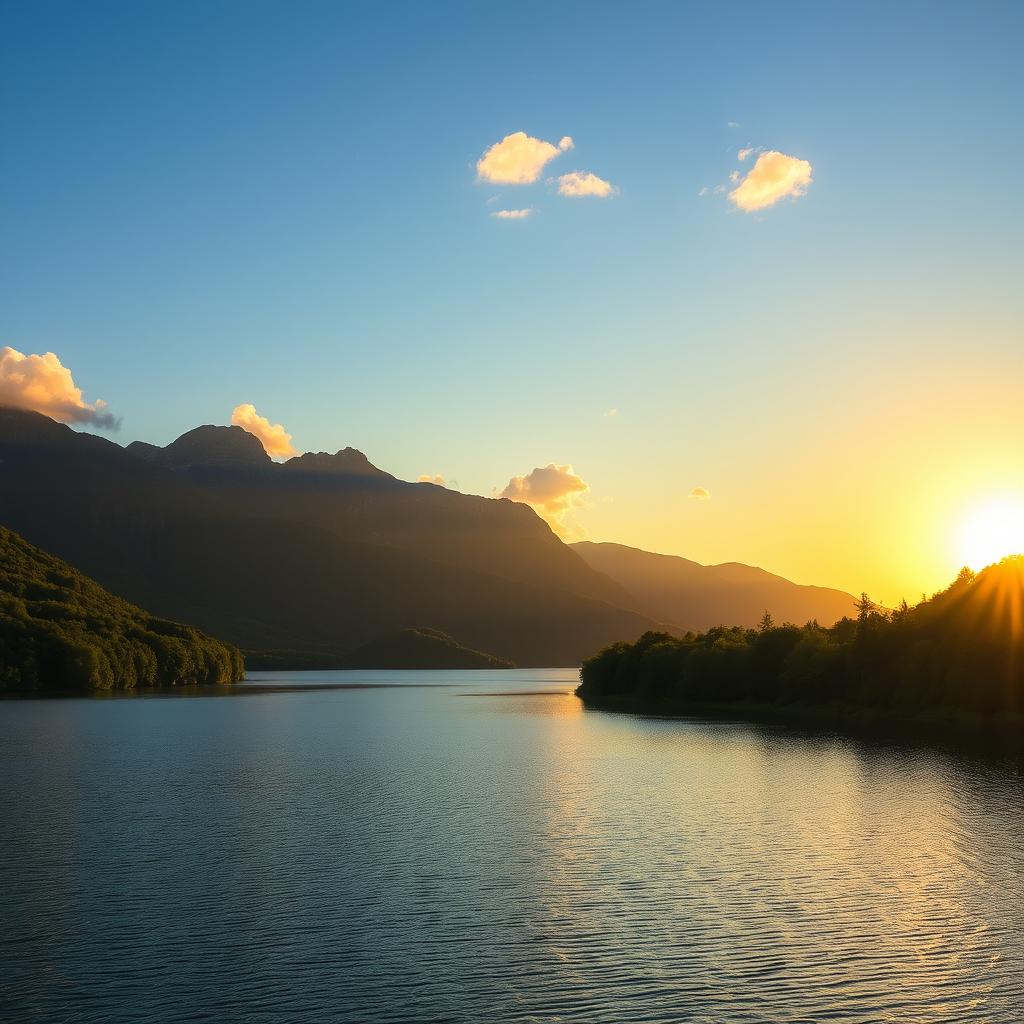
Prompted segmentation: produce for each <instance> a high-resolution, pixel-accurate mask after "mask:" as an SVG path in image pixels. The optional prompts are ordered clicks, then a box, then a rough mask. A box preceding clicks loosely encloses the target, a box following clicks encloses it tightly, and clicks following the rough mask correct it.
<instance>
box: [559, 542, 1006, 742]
mask: <svg viewBox="0 0 1024 1024" xmlns="http://www.w3.org/2000/svg"><path fill="white" fill-rule="evenodd" d="M851 611H855V612H856V615H855V617H854V616H851V617H847V618H843V619H841V620H840V621H839V622H837V623H836V624H835V625H834V626H830V627H822V626H819V625H818V624H817V623H816V622H809V623H807V624H805V625H802V626H797V625H792V624H781V625H779V624H776V623H775V622H774V621H773V620H772V617H771V615H770V614H768V613H766V614H765V616H764V618H763V620H762V621H761V624H760V626H759V627H758V628H755V629H743V628H740V627H736V626H731V627H730V626H716V627H715V628H713V629H709V630H707V631H706V632H703V633H687V634H686V635H685V636H682V637H677V636H672V635H670V634H668V633H654V632H649V633H645V634H644V635H643V636H642V637H640V639H639V640H637V641H636V643H617V644H613V645H612V646H610V647H606V648H605V649H604V650H602V651H601V652H600V653H598V654H596V655H595V656H594V657H592V658H590V659H589V660H587V661H586V662H584V664H583V667H582V669H581V670H580V679H581V684H580V686H579V689H578V690H577V691H576V692H577V694H578V695H579V696H580V697H581V698H583V700H584V701H586V702H588V703H592V704H600V705H604V706H629V707H642V708H647V709H652V710H659V709H660V710H669V709H674V710H686V709H687V708H696V707H710V706H715V707H719V706H721V707H723V708H729V709H732V710H733V711H736V712H740V713H742V711H743V710H744V709H745V710H749V711H751V712H756V711H757V710H759V709H760V710H768V711H775V712H778V711H783V712H784V711H786V710H787V709H788V710H791V711H794V712H796V713H797V715H799V713H800V712H801V711H804V712H807V711H810V710H813V709H818V710H819V711H820V710H823V709H829V708H830V709H832V710H833V711H835V712H839V713H843V712H848V713H851V714H853V715H856V714H858V713H862V712H865V711H867V712H884V713H886V715H887V716H891V717H892V718H907V719H913V718H921V717H923V716H932V717H938V718H947V719H956V718H964V717H972V718H975V719H977V718H991V719H994V720H996V721H999V722H1001V723H1016V724H1018V725H1019V724H1020V723H1021V722H1024V556H1015V557H1011V558H1006V559H1004V560H1003V561H1002V562H999V563H998V564H996V565H991V566H989V567H988V568H987V569H985V570H983V571H982V572H980V573H977V574H975V573H973V572H972V571H971V570H970V569H963V570H961V572H960V575H959V576H958V577H957V579H956V580H955V581H954V582H953V584H952V585H951V586H950V587H948V588H947V589H946V590H944V591H942V592H940V593H938V594H936V595H934V596H933V597H932V598H930V599H927V600H922V601H921V603H920V604H918V605H916V606H915V607H909V606H908V605H907V604H906V602H904V603H903V604H902V605H901V606H900V607H899V608H896V609H892V610H887V609H883V608H880V607H878V606H877V605H875V604H874V603H873V602H872V601H871V600H870V599H869V598H868V596H867V595H866V594H863V595H861V598H860V600H858V601H857V603H856V606H855V608H853V609H851Z"/></svg>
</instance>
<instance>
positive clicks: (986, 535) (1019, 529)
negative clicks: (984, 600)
mask: <svg viewBox="0 0 1024 1024" xmlns="http://www.w3.org/2000/svg"><path fill="white" fill-rule="evenodd" d="M1019 554H1024V501H1017V500H1014V499H1012V498H1001V499H996V500H993V501H990V502H988V503H987V504H985V505H981V506H979V507H978V508H976V509H975V510H974V512H973V513H972V514H971V515H970V516H969V517H968V519H967V520H966V521H965V522H964V524H963V526H962V528H961V530H960V557H961V559H962V561H963V563H964V565H967V566H970V567H971V568H972V569H974V570H979V569H984V568H985V566H986V565H991V564H992V563H993V562H998V561H999V560H1000V559H1001V558H1005V557H1006V556H1007V555H1019Z"/></svg>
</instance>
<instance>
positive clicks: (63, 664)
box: [0, 527, 244, 690]
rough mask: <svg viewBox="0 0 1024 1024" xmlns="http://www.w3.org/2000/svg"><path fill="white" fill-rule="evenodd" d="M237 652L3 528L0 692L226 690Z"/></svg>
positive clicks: (236, 670)
mask: <svg viewBox="0 0 1024 1024" xmlns="http://www.w3.org/2000/svg"><path fill="white" fill-rule="evenodd" d="M243 672H244V666H243V664H242V655H241V654H240V653H239V651H238V650H237V648H235V647H231V646H229V645H227V644H223V643H221V642H220V641H218V640H213V639H211V638H210V637H208V636H206V635H205V634H203V633H200V632H199V630H197V629H194V628H193V627H192V626H184V625H181V624H180V623H176V622H167V621H165V620H163V619H157V618H154V617H153V616H151V615H148V614H147V613H146V612H144V611H142V609H140V608H136V607H135V606H134V605H131V604H129V603H128V602H127V601H123V600H121V598H119V597H115V596H114V595H113V594H111V593H110V592H109V591H106V590H104V589H103V588H102V587H101V586H99V585H98V584H97V583H94V582H93V581H92V580H90V579H88V578H87V577H85V576H83V575H81V573H78V572H76V571H75V570H74V569H72V568H71V567H70V566H68V565H66V564H64V563H63V562H61V561H59V560H58V559H56V558H54V557H52V556H51V555H48V554H46V553H45V552H43V551H40V550H39V549H38V548H36V547H33V546H32V545H31V544H29V543H28V542H27V541H25V540H23V539H22V538H21V537H19V536H18V535H17V534H16V533H12V532H11V531H10V530H7V529H5V528H3V527H0V690H2V689H8V690H42V689H54V690H90V689H99V690H126V689H133V688H135V687H140V686H174V685H193V684H207V683H230V682H235V681H236V680H238V679H241V678H242V675H243Z"/></svg>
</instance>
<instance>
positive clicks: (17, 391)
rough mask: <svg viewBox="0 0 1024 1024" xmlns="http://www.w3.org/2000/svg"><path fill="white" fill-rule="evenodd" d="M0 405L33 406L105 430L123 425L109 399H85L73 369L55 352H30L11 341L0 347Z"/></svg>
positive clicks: (55, 415) (70, 420)
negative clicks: (20, 349) (111, 407)
mask: <svg viewBox="0 0 1024 1024" xmlns="http://www.w3.org/2000/svg"><path fill="white" fill-rule="evenodd" d="M0 405H13V406H16V407H17V408H19V409H31V410H32V411H34V412H41V413H43V415H44V416H49V417H51V418H52V419H55V420H59V421H60V422H61V423H91V424H92V425H93V426H94V427H101V428H102V429H104V430H117V429H118V427H119V426H120V421H119V420H117V419H115V418H114V416H113V415H112V414H111V413H109V412H107V411H106V409H107V403H106V402H103V401H96V402H93V403H92V405H90V404H89V403H88V402H85V401H83V400H82V389H81V388H79V387H76V385H75V381H74V378H73V377H72V376H71V371H70V370H69V369H68V368H67V367H66V366H64V365H63V364H62V363H61V361H60V360H59V359H58V358H57V356H56V355H54V354H53V353H52V352H46V353H44V354H43V355H41V356H39V355H29V356H27V355H25V354H24V353H23V352H19V351H18V350H17V349H15V348H11V347H10V345H5V346H4V347H3V348H0Z"/></svg>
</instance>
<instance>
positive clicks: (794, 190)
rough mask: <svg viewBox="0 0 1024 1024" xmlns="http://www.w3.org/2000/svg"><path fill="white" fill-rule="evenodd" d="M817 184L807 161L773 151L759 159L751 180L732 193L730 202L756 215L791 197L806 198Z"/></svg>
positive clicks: (749, 174)
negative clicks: (810, 188) (810, 189)
mask: <svg viewBox="0 0 1024 1024" xmlns="http://www.w3.org/2000/svg"><path fill="white" fill-rule="evenodd" d="M747 152H749V151H747ZM813 180H814V179H813V178H812V177H811V165H810V163H809V162H808V161H807V160H799V159H797V157H795V156H786V154H785V153H779V152H776V151H775V150H769V151H768V152H767V153H762V154H761V155H760V156H759V157H758V158H757V161H756V162H755V163H754V166H753V167H751V169H750V171H749V172H748V173H747V176H746V177H745V178H744V179H743V180H742V181H741V182H740V184H739V185H738V186H737V187H736V188H735V189H733V191H732V192H730V193H729V198H730V199H731V200H732V202H733V203H734V204H735V205H736V206H738V207H739V208H740V209H741V210H745V211H746V212H747V213H752V212H753V211H754V210H763V209H764V208H765V207H766V206H772V205H774V204H775V203H777V202H778V201H779V200H780V199H785V198H786V197H787V196H793V197H796V196H802V195H804V194H806V192H807V187H808V186H809V185H810V184H811V182H812V181H813Z"/></svg>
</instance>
